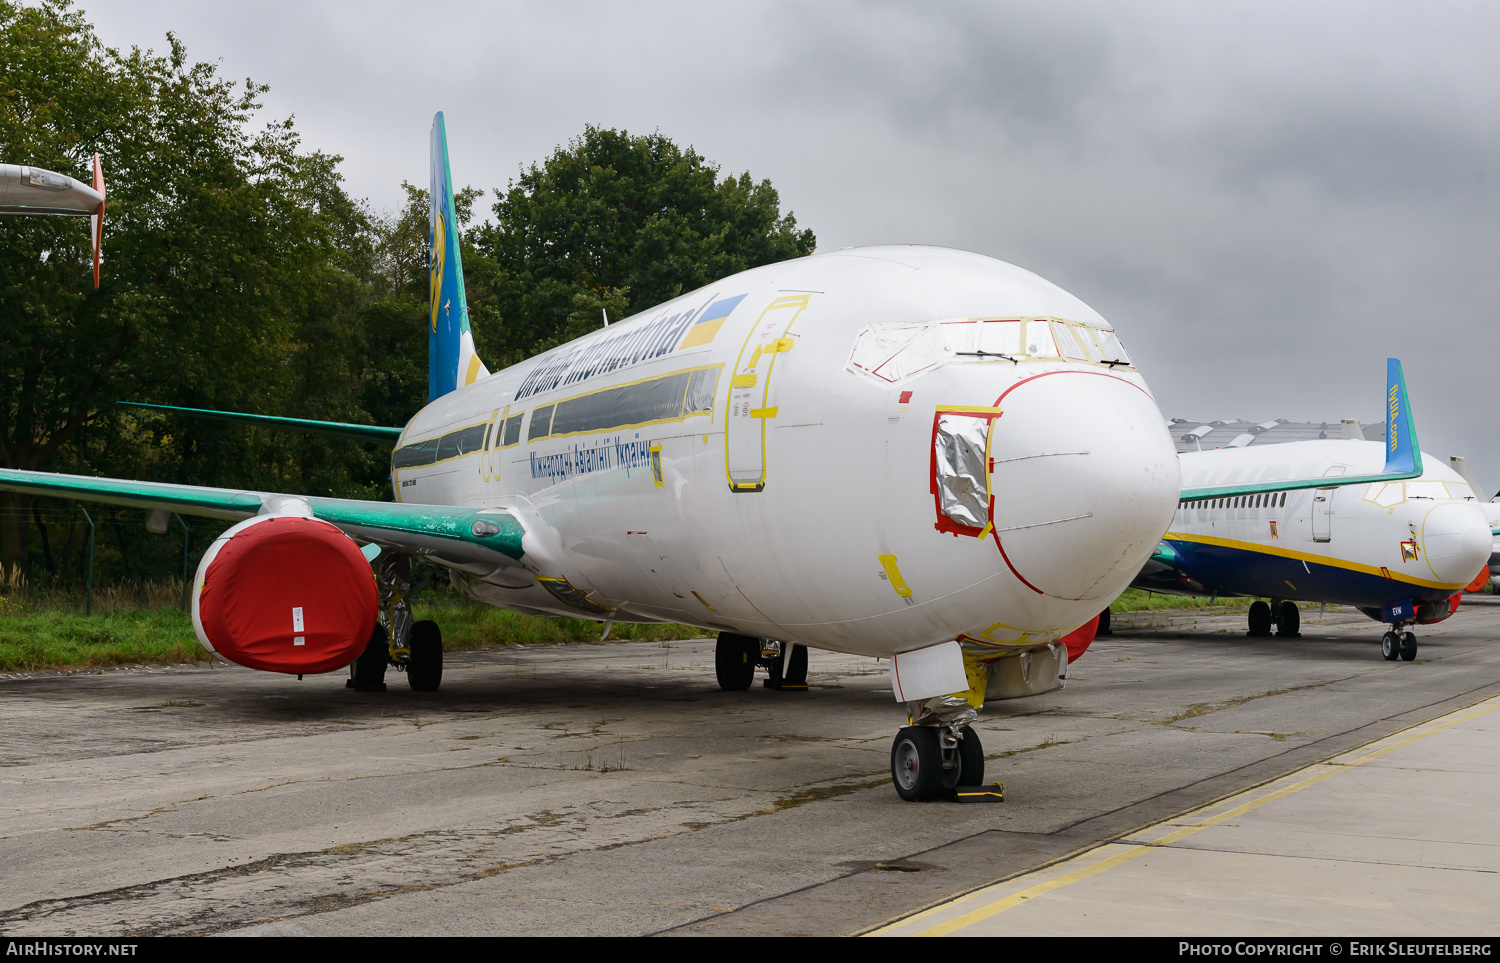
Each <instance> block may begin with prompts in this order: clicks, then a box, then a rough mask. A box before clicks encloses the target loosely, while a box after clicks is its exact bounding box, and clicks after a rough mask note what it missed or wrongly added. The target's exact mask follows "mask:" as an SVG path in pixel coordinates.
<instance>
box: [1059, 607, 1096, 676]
mask: <svg viewBox="0 0 1500 963" xmlns="http://www.w3.org/2000/svg"><path fill="white" fill-rule="evenodd" d="M1098 631H1099V616H1097V615H1096V616H1094V618H1093V620H1092V621H1089V622H1085V623H1083V624H1082V625H1080V626H1079V627H1078V628H1076V629H1074V630H1073V631H1071V632H1069V633H1068V634H1067V635H1065V636H1063V637H1062V638H1061V639H1058V641H1059V642H1061V643H1062V644H1063V645H1066V646H1067V647H1068V665H1072V664H1073V663H1074V661H1076V660H1077V658H1078V657H1079V656H1080V655H1083V653H1085V652H1087V651H1088V648H1089V646H1090V645H1092V644H1093V643H1094V633H1095V632H1098Z"/></svg>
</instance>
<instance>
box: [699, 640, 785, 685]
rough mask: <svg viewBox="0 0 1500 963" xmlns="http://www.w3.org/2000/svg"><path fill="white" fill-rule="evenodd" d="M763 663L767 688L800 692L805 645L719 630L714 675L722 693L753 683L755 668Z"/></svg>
mask: <svg viewBox="0 0 1500 963" xmlns="http://www.w3.org/2000/svg"><path fill="white" fill-rule="evenodd" d="M758 666H765V667H766V671H767V675H768V677H767V678H766V680H765V682H764V684H765V687H766V688H767V689H776V690H779V691H782V692H802V691H806V689H807V646H805V645H796V644H794V643H791V642H774V641H771V640H768V639H767V640H762V639H756V638H752V637H750V636H748V635H735V634H734V633H732V632H720V633H719V642H718V644H717V645H716V646H715V647H714V674H715V675H716V676H717V677H718V679H719V688H721V689H723V690H724V691H725V692H744V691H745V690H746V689H748V688H750V686H751V684H752V683H754V682H755V670H756V668H757V667H758Z"/></svg>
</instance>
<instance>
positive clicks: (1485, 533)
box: [1422, 503, 1493, 585]
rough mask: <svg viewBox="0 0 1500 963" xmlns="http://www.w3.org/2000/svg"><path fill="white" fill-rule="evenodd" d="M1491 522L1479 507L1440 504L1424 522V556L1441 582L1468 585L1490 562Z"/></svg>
mask: <svg viewBox="0 0 1500 963" xmlns="http://www.w3.org/2000/svg"><path fill="white" fill-rule="evenodd" d="M1492 546H1493V541H1492V536H1491V535H1490V525H1489V522H1488V521H1486V520H1485V517H1484V513H1483V512H1481V511H1480V510H1479V509H1478V508H1477V507H1476V506H1474V505H1468V504H1462V503H1449V504H1446V505H1439V506H1437V507H1436V508H1434V509H1432V511H1430V512H1428V513H1427V515H1426V517H1425V518H1423V519H1422V554H1423V555H1424V556H1425V557H1426V559H1427V567H1428V568H1430V569H1431V570H1432V574H1433V576H1434V577H1436V578H1437V580H1438V581H1439V582H1445V583H1447V584H1449V585H1464V584H1467V583H1468V582H1470V581H1472V580H1473V578H1474V576H1475V575H1477V574H1478V573H1479V570H1480V569H1481V568H1483V567H1484V566H1485V565H1487V564H1488V563H1489V559H1490V550H1491V548H1492Z"/></svg>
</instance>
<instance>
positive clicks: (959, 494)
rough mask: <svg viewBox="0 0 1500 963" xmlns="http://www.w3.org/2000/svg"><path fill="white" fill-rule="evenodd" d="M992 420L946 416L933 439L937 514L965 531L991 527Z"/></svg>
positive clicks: (962, 415)
mask: <svg viewBox="0 0 1500 963" xmlns="http://www.w3.org/2000/svg"><path fill="white" fill-rule="evenodd" d="M989 431H990V419H989V418H986V417H976V416H974V415H964V414H956V413H951V412H944V413H941V414H939V415H938V418H937V432H936V434H935V435H934V438H933V456H934V459H935V465H936V472H935V475H934V481H935V482H936V485H937V495H938V511H940V512H941V513H942V514H943V515H945V516H947V517H948V518H949V519H951V520H952V521H953V522H954V523H956V524H958V525H961V526H963V527H964V528H974V529H984V528H987V527H989V524H990V496H989V458H988V455H987V454H986V444H987V442H988V439H989Z"/></svg>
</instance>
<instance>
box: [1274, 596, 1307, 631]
mask: <svg viewBox="0 0 1500 963" xmlns="http://www.w3.org/2000/svg"><path fill="white" fill-rule="evenodd" d="M1278 614H1279V615H1280V616H1281V618H1280V619H1279V620H1278V622H1277V625H1276V635H1277V636H1278V637H1280V638H1283V639H1288V638H1290V639H1295V638H1297V637H1299V636H1300V635H1301V634H1302V633H1301V632H1300V631H1298V630H1299V629H1301V628H1302V613H1301V612H1300V611H1299V610H1298V609H1297V603H1296V602H1282V603H1281V611H1280V612H1279V613H1278Z"/></svg>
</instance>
